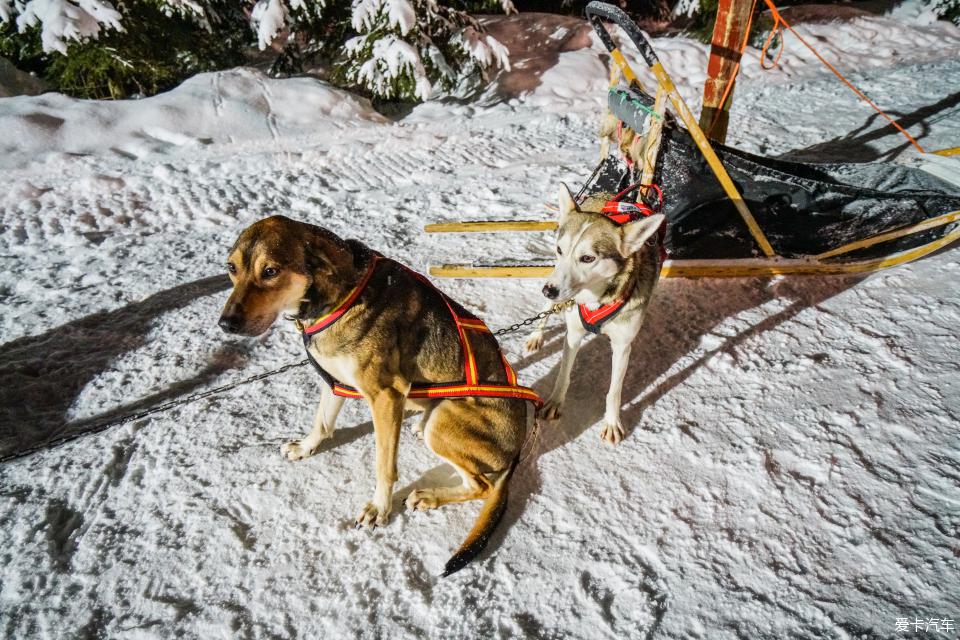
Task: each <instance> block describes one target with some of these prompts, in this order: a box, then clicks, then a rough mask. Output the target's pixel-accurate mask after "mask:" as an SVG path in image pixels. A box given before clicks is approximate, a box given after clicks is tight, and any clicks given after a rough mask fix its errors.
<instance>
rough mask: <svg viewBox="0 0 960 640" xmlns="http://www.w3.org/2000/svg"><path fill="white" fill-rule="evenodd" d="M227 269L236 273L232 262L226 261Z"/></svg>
mask: <svg viewBox="0 0 960 640" xmlns="http://www.w3.org/2000/svg"><path fill="white" fill-rule="evenodd" d="M227 271H229V272H230V273H232V274H234V275H236V273H237V265H235V264H233V263H232V262H228V263H227Z"/></svg>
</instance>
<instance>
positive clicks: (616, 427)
mask: <svg viewBox="0 0 960 640" xmlns="http://www.w3.org/2000/svg"><path fill="white" fill-rule="evenodd" d="M625 434H626V432H625V431H624V430H623V425H622V424H620V420H615V421H612V422H605V423H604V424H603V430H602V431H601V432H600V439H601V440H603V441H604V442H606V443H608V444H613V445H616V444H620V441H621V440H623V436H624V435H625Z"/></svg>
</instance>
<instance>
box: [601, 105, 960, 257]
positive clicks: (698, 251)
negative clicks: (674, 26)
mask: <svg viewBox="0 0 960 640" xmlns="http://www.w3.org/2000/svg"><path fill="white" fill-rule="evenodd" d="M652 105H653V99H652V98H651V97H650V96H647V95H646V94H644V93H642V92H640V91H638V90H637V89H635V88H626V89H624V88H619V89H612V90H611V91H610V94H609V99H608V106H609V108H610V110H611V112H612V113H613V115H615V116H616V117H617V118H618V119H619V120H620V121H621V122H623V123H624V125H625V126H628V127H630V128H632V129H634V130H636V131H642V130H643V129H644V125H645V120H646V119H647V118H648V117H649V109H650V107H651V106H652ZM713 148H714V150H715V151H716V153H717V155H718V156H719V157H720V159H721V161H722V162H723V165H724V167H725V168H726V169H727V172H728V173H729V174H730V176H731V178H732V179H733V181H734V184H735V185H736V186H737V188H738V191H739V192H740V193H741V194H742V195H743V198H744V200H745V201H746V203H747V206H748V207H749V208H750V212H751V213H752V214H753V216H754V218H755V219H756V221H757V223H758V225H759V226H760V228H761V229H762V230H763V231H764V233H765V234H766V236H767V239H768V240H769V241H770V244H771V245H772V246H773V248H774V250H775V251H776V254H777V255H778V256H782V257H784V258H800V257H804V256H817V255H820V254H823V253H825V252H829V251H830V250H832V249H835V248H837V247H840V246H843V245H847V244H850V243H853V242H856V241H858V240H863V239H866V238H871V237H874V236H877V235H879V234H883V233H885V232H888V231H891V230H894V229H899V228H904V227H908V226H912V225H918V224H920V223H923V222H924V221H927V220H931V219H933V218H937V217H940V216H944V215H945V214H949V213H952V212H956V211H960V185H957V184H953V183H950V182H947V181H946V180H942V179H940V178H937V177H936V176H934V175H932V174H930V173H928V172H926V171H924V170H921V169H919V168H915V167H910V166H905V165H898V164H880V163H859V164H855V163H849V164H809V163H800V162H788V161H784V160H776V159H773V158H766V157H763V156H758V155H754V154H751V153H747V152H745V151H740V150H738V149H734V148H732V147H728V146H725V145H720V144H716V143H714V144H713ZM607 162H608V166H606V167H604V170H603V171H601V172H600V174H599V177H598V180H597V181H596V183H595V184H594V185H592V186H591V188H590V191H600V190H604V191H616V190H617V188H618V187H621V186H624V185H626V183H627V182H628V180H629V179H630V178H629V172H628V170H627V167H626V165H625V164H624V163H623V161H622V160H620V159H617V158H613V157H612V156H611V157H610V158H609V159H608V161H607ZM655 180H656V182H657V183H658V184H659V185H660V186H661V188H662V189H663V192H664V207H663V212H664V213H665V214H666V216H667V219H668V222H669V226H668V231H667V239H666V243H667V250H668V253H669V255H670V257H671V258H674V259H681V260H682V259H692V260H711V259H743V258H756V257H761V255H762V254H760V253H759V250H758V247H757V244H756V242H755V241H754V239H753V238H752V237H751V235H750V233H749V231H748V229H747V227H746V225H744V222H743V220H742V219H741V217H740V215H739V213H738V212H737V210H736V209H735V208H734V206H733V203H732V202H731V200H730V199H729V198H728V197H727V195H726V194H725V193H724V191H723V189H722V187H721V185H720V183H719V182H718V181H717V178H716V176H714V174H713V173H712V171H711V170H710V168H709V166H708V165H707V162H706V160H705V159H704V157H703V155H702V154H701V153H700V151H699V149H698V148H697V146H696V144H695V143H694V141H693V139H692V138H691V136H690V134H689V133H688V132H687V130H686V129H683V128H682V127H680V126H679V125H678V124H676V123H675V122H667V123H665V124H664V127H663V139H662V142H661V146H660V155H659V157H658V159H657V170H656V173H655ZM958 228H960V221H956V222H950V223H947V224H941V225H938V226H935V227H933V228H930V229H926V230H921V231H918V232H916V233H911V234H909V235H904V236H901V237H898V238H893V239H891V240H888V241H885V242H880V243H877V244H874V245H871V246H868V247H865V248H862V249H857V250H854V251H851V252H849V253H844V254H843V259H844V260H863V259H869V258H877V257H881V256H887V255H890V254H895V253H900V252H903V251H906V250H909V249H912V248H915V247H921V246H924V245H927V244H929V243H931V242H934V241H936V240H938V239H940V238H944V237H947V236H949V235H950V234H952V233H953V232H955V231H957V229H958ZM837 259H839V257H838V258H837Z"/></svg>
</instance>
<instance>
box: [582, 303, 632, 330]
mask: <svg viewBox="0 0 960 640" xmlns="http://www.w3.org/2000/svg"><path fill="white" fill-rule="evenodd" d="M626 303H627V301H626V300H614V301H613V302H608V303H607V304H604V305H600V306H599V307H597V308H596V309H594V310H593V311H591V310H590V309H588V308H587V305H585V304H581V305H578V306H577V310H578V311H579V312H580V324H582V325H583V328H584V329H586V330H587V331H589V332H590V333H600V328H601V327H602V326H603V325H604V324H606V323H607V322H608V321H610V320H612V319H613V317H614V316H615V315H617V314H618V313H619V312H620V309H622V308H623V305H625V304H626Z"/></svg>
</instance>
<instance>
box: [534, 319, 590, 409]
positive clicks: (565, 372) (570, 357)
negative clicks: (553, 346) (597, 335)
mask: <svg viewBox="0 0 960 640" xmlns="http://www.w3.org/2000/svg"><path fill="white" fill-rule="evenodd" d="M586 335H587V332H586V331H585V330H584V329H583V327H582V326H581V325H580V323H579V322H577V323H576V324H574V323H573V322H570V321H568V322H567V335H566V339H565V340H564V342H563V355H562V356H561V357H560V372H559V373H558V374H557V381H556V382H554V383H553V391H552V392H551V393H550V397H549V398H548V399H547V401H546V402H545V403H544V404H543V408H542V409H540V415H541V416H543V417H544V418H546V419H547V420H556V419H557V418H559V417H560V411H561V409H563V402H564V400H566V398H567V389H568V388H569V387H570V371H572V370H573V361H574V360H576V359H577V353H579V351H580V345H582V344H583V338H584V337H585V336H586Z"/></svg>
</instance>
